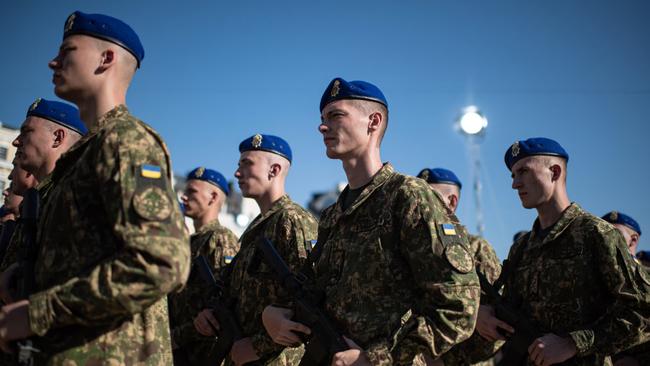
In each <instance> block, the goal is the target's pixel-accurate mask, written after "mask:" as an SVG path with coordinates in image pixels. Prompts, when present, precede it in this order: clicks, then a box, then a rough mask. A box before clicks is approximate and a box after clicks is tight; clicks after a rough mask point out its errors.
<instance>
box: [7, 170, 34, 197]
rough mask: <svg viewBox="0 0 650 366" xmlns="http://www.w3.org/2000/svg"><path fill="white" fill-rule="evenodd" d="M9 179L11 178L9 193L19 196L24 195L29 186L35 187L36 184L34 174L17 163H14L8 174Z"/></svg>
mask: <svg viewBox="0 0 650 366" xmlns="http://www.w3.org/2000/svg"><path fill="white" fill-rule="evenodd" d="M9 179H11V186H10V187H9V188H10V193H13V194H16V195H19V196H22V195H24V194H25V192H26V191H27V190H28V189H29V188H32V187H35V186H36V184H37V182H36V178H34V175H33V174H31V173H29V172H27V171H26V170H24V169H22V168H21V167H20V166H19V165H14V168H13V170H12V171H11V173H10V174H9Z"/></svg>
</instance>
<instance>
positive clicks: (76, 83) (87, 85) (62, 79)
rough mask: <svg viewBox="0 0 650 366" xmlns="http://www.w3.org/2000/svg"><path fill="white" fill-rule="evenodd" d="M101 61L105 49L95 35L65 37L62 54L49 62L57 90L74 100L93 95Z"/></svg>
mask: <svg viewBox="0 0 650 366" xmlns="http://www.w3.org/2000/svg"><path fill="white" fill-rule="evenodd" d="M101 61H102V52H101V51H100V48H99V47H98V45H97V41H96V40H95V39H94V38H92V37H88V36H84V35H73V36H69V37H67V38H66V39H64V40H63V43H61V47H59V53H58V55H57V56H56V57H55V58H54V59H52V61H50V63H49V64H48V66H49V67H50V69H52V71H53V76H52V82H53V83H54V93H55V94H56V95H57V96H58V97H60V98H62V99H66V100H69V101H72V102H77V101H80V100H83V98H84V97H87V96H89V95H92V93H93V91H94V90H95V89H96V87H97V80H96V77H95V72H96V71H97V68H98V66H99V65H100V64H101Z"/></svg>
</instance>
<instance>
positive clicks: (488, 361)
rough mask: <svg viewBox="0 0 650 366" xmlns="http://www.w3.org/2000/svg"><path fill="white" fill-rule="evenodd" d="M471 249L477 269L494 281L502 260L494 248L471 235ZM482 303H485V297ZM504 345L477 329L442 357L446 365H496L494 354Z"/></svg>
mask: <svg viewBox="0 0 650 366" xmlns="http://www.w3.org/2000/svg"><path fill="white" fill-rule="evenodd" d="M469 249H470V252H471V253H472V254H473V256H474V262H475V263H476V269H477V270H478V271H480V272H481V273H483V274H484V275H485V277H486V278H487V280H488V281H489V282H490V283H494V281H496V280H497V278H499V275H500V274H501V261H499V258H498V257H497V254H496V252H495V251H494V248H492V246H491V245H490V243H489V242H488V241H487V240H485V239H483V238H481V237H480V236H476V235H470V236H469ZM481 303H482V304H483V303H484V300H483V298H481ZM502 345H503V342H502V341H497V342H489V341H487V340H486V339H484V338H483V337H481V336H480V335H479V334H478V332H476V331H475V332H474V334H472V336H471V337H470V338H469V339H468V340H466V341H464V342H462V343H461V344H459V345H457V346H455V347H453V348H452V349H451V350H450V351H449V352H447V353H445V354H444V355H443V356H442V359H443V361H444V363H445V365H456V366H469V365H473V366H490V365H494V362H493V360H492V356H493V355H494V354H495V353H496V352H497V351H498V350H499V348H501V346H502Z"/></svg>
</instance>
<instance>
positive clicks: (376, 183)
mask: <svg viewBox="0 0 650 366" xmlns="http://www.w3.org/2000/svg"><path fill="white" fill-rule="evenodd" d="M393 174H395V169H394V168H393V166H392V165H391V163H384V165H383V166H382V167H381V169H379V171H378V172H377V173H376V174H375V175H374V176H373V177H372V179H371V180H370V183H368V184H367V185H366V187H365V188H364V189H363V191H361V194H360V195H359V197H357V199H356V200H355V201H354V202H353V203H352V205H350V207H348V208H347V210H345V211H343V197H344V196H345V194H347V192H348V191H349V190H350V185H347V186H346V187H345V189H344V190H343V192H341V194H340V195H339V198H338V199H337V200H336V204H335V206H334V212H335V213H336V216H337V217H338V216H340V215H346V216H347V215H350V214H352V213H353V212H354V211H355V210H356V209H357V207H359V206H361V205H362V204H363V203H364V202H365V201H366V200H367V199H368V197H370V195H372V193H373V192H374V191H376V190H377V188H379V187H381V186H382V185H383V184H384V183H386V181H388V179H389V178H390V177H391V176H393Z"/></svg>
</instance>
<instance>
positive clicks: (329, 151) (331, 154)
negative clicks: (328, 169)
mask: <svg viewBox="0 0 650 366" xmlns="http://www.w3.org/2000/svg"><path fill="white" fill-rule="evenodd" d="M325 154H326V155H327V157H328V158H330V159H339V158H340V154H337V153H336V151H334V150H332V149H330V148H328V147H325Z"/></svg>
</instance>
